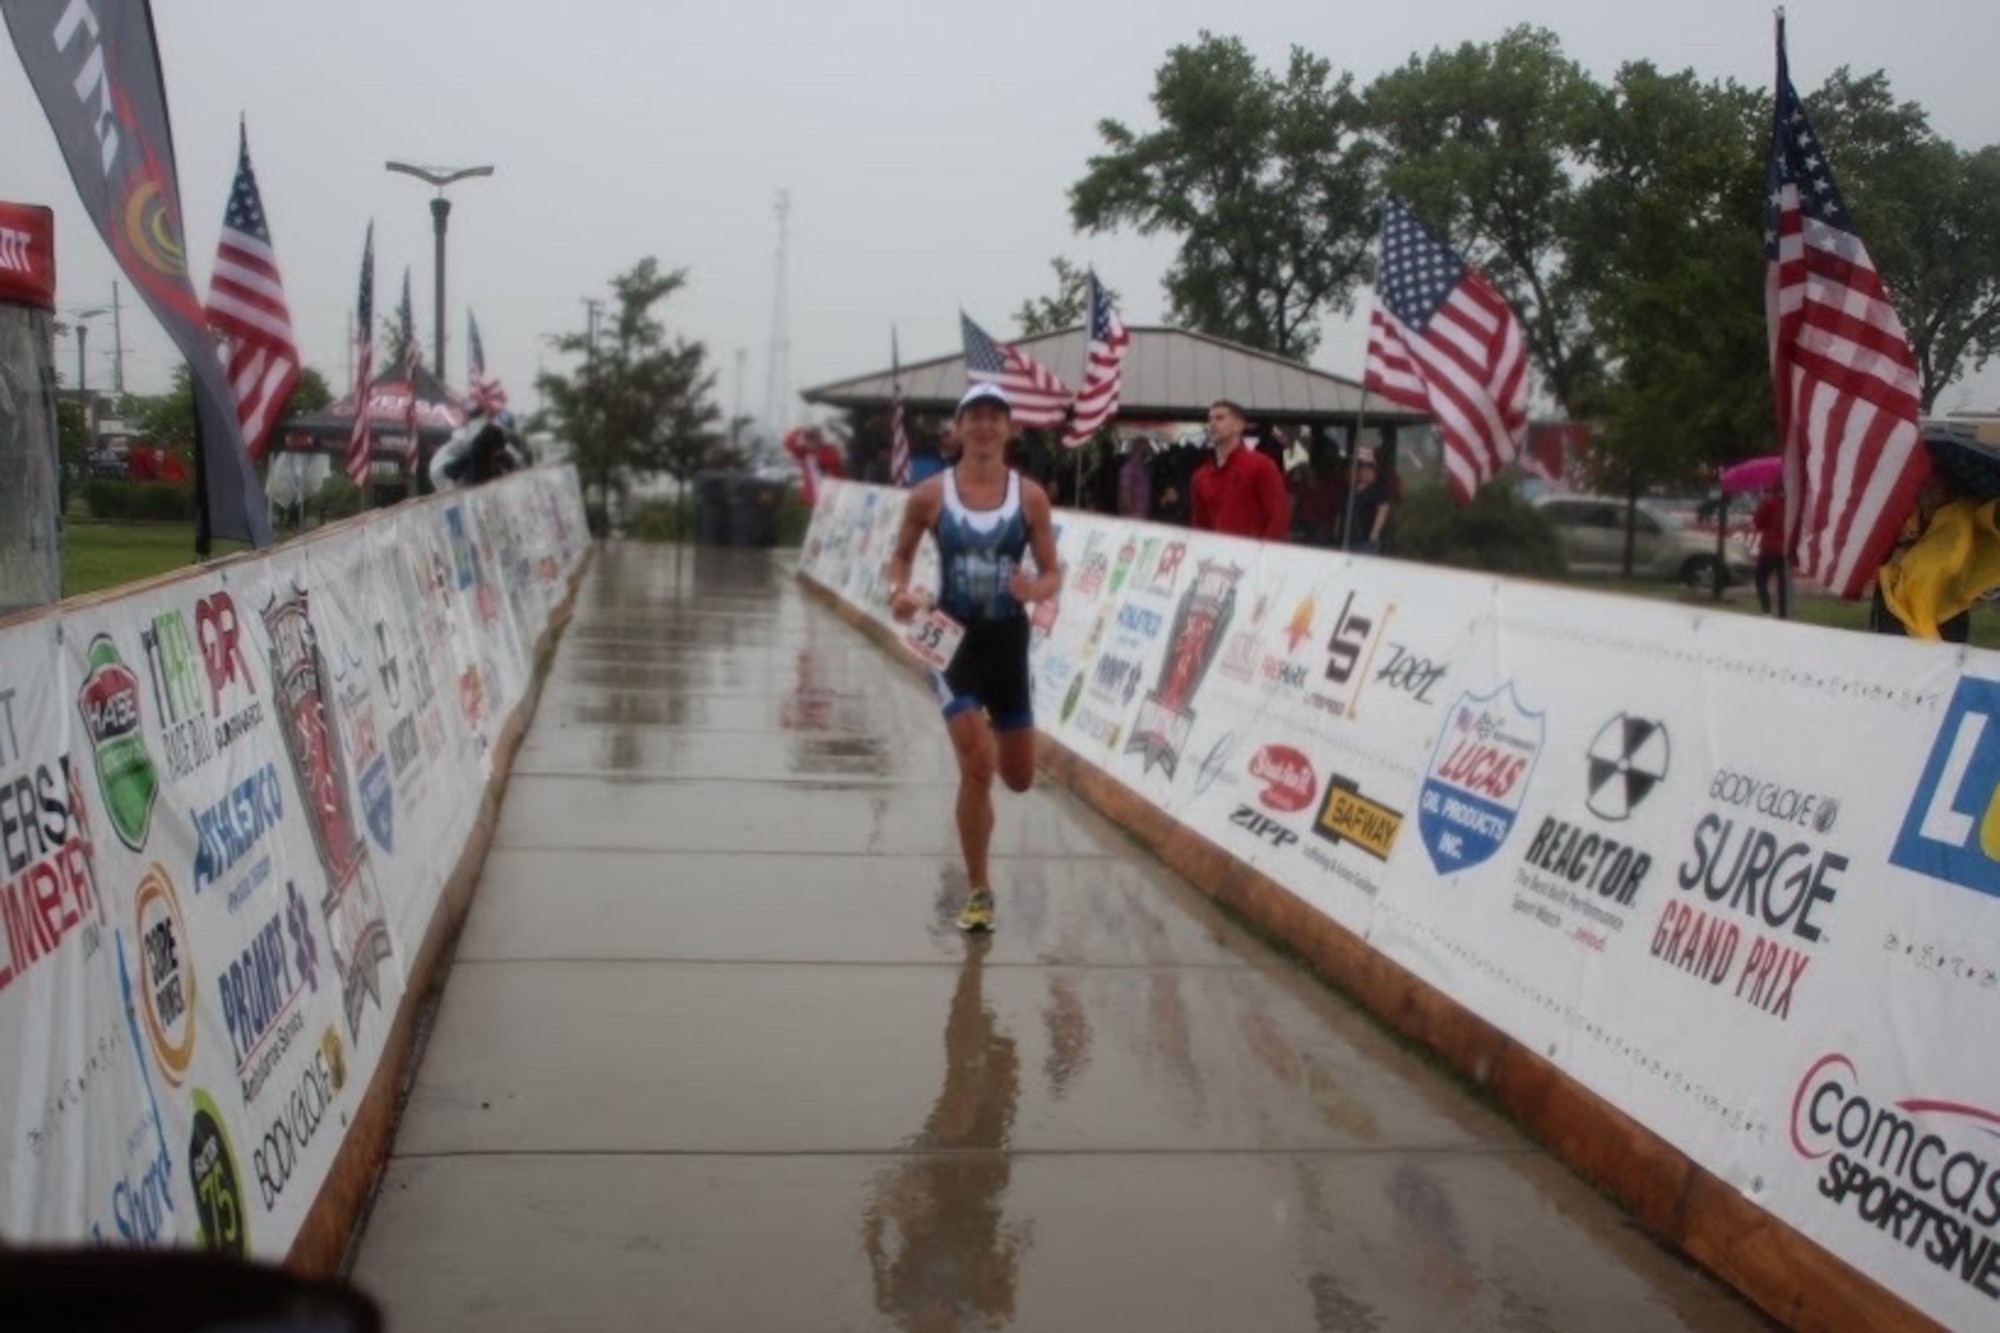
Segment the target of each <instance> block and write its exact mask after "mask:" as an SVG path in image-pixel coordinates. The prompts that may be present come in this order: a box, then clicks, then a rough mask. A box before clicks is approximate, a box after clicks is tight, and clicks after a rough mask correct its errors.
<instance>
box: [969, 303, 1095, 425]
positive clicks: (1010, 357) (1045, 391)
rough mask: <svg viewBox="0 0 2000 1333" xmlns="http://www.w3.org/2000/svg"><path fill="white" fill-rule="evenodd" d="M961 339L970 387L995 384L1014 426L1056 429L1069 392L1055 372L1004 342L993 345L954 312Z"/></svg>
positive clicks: (993, 343)
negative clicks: (963, 342) (1004, 399)
mask: <svg viewBox="0 0 2000 1333" xmlns="http://www.w3.org/2000/svg"><path fill="white" fill-rule="evenodd" d="M958 323H959V328H960V331H961V332H962V333H963V335H964V337H965V377H966V379H967V380H968V381H970V382H971V383H973V384H997V385H999V386H1000V388H1001V390H1002V391H1004V392H1005V393H1006V395H1007V401H1008V402H1009V403H1010V404H1011V405H1012V406H1013V409H1014V411H1013V417H1014V424H1015V425H1016V426H1020V427H1024V428H1028V429H1033V428H1035V427H1039V426H1059V425H1061V424H1062V420H1063V417H1064V416H1065V415H1066V414H1067V413H1068V411H1069V390H1068V389H1067V388H1066V387H1064V385H1063V382H1062V381H1061V380H1059V379H1057V378H1056V376H1055V372H1054V371H1052V370H1050V369H1049V368H1048V367H1047V366H1044V365H1042V364H1041V363H1040V362H1038V361H1036V360H1035V359H1034V358H1033V357H1031V356H1029V355H1027V354H1026V353H1025V352H1022V351H1021V350H1019V349H1018V348H1016V347H1013V346H1011V345H1009V344H1006V343H996V342H994V341H993V339H992V338H991V337H989V336H987V333H986V330H984V329H982V328H980V327H979V326H978V325H977V324H974V323H973V322H972V318H971V316H969V315H967V314H966V313H965V312H964V311H963V310H961V311H959V312H958Z"/></svg>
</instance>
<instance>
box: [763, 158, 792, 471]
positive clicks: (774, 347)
mask: <svg viewBox="0 0 2000 1333" xmlns="http://www.w3.org/2000/svg"><path fill="white" fill-rule="evenodd" d="M777 213H778V263H777V284H776V287H777V290H776V293H775V294H774V296H773V298H772V302H771V348H770V361H769V364H768V365H767V366H766V368H765V371H764V421H765V424H766V425H768V426H769V427H770V428H771V430H772V431H773V432H775V433H777V434H780V435H782V434H783V433H784V429H785V413H786V412H787V411H789V409H790V404H789V402H788V400H789V399H790V398H791V385H790V383H789V379H790V376H791V366H790V364H789V359H790V356H791V350H792V345H791V331H790V329H789V328H788V327H787V316H786V311H785V249H786V245H787V242H788V240H789V230H790V225H791V218H792V192H791V191H790V190H780V191H778V206H777Z"/></svg>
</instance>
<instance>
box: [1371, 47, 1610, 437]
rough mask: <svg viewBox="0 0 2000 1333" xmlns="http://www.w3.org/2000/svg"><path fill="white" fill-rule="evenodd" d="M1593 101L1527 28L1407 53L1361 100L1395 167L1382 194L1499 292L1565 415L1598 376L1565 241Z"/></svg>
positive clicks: (1579, 73)
mask: <svg viewBox="0 0 2000 1333" xmlns="http://www.w3.org/2000/svg"><path fill="white" fill-rule="evenodd" d="M1604 98H1605V93H1604V91H1603V90H1602V89H1600V88H1599V87H1598V86H1597V85H1596V84H1595V83H1594V82H1593V81H1592V80H1591V78H1590V76H1589V75H1588V74H1587V73H1586V72H1585V71H1584V69H1583V68H1582V66H1580V65H1578V64H1577V63H1576V62H1575V61H1572V60H1570V59H1569V58H1568V57H1567V56H1565V55H1564V54H1563V53H1562V44H1561V43H1560V42H1559V41H1558V40H1557V38H1556V36H1555V34H1554V33H1552V32H1549V31H1548V30H1547V29H1543V28H1535V27H1531V26H1527V25H1521V26H1517V27H1514V28H1512V29H1509V30H1508V31H1507V32H1506V33H1505V34H1504V35H1503V36H1502V37H1501V38H1500V40H1498V41H1496V42H1491V43H1472V42H1467V43H1465V44H1464V45H1462V46H1459V47H1458V48H1457V49H1455V50H1450V51H1447V50H1444V49H1442V48H1438V49H1434V50H1433V51H1432V52H1431V53H1430V54H1429V55H1428V56H1424V57H1416V56H1412V57H1411V58H1410V60H1409V62H1408V63H1407V64H1405V65H1404V66H1403V67H1402V68H1401V69H1397V70H1393V71H1391V72H1390V73H1388V74H1385V75H1383V76H1381V77H1380V78H1378V79H1376V80H1375V82H1374V83H1372V84H1370V85H1369V87H1368V90H1367V93H1366V95H1365V102H1366V109H1367V112H1366V114H1367V123H1368V124H1369V125H1370V126H1371V128H1372V130H1373V133H1374V135H1375V137H1376V139H1377V142H1378V144H1379V147H1380V150H1381V151H1382V153H1383V155H1384V157H1385V158H1386V159H1387V160H1388V161H1389V162H1390V163H1391V164H1392V165H1390V166H1389V167H1388V168H1387V169H1386V170H1385V172H1384V179H1383V186H1384V188H1386V189H1387V190H1389V191H1392V192H1394V193H1395V194H1397V195H1399V196H1401V197H1402V198H1403V199H1405V200H1407V201H1408V202H1409V204H1410V206H1411V207H1412V208H1413V209H1415V210H1416V212H1417V214H1418V216H1420V217H1422V218H1423V219H1424V221H1426V222H1428V223H1429V224H1430V225H1431V226H1432V227H1434V228H1436V229H1437V230H1438V231H1439V232H1440V233H1443V234H1445V235H1448V236H1450V237H1451V239H1452V242H1453V244H1454V245H1455V246H1456V247H1457V248H1458V249H1459V250H1460V252H1461V253H1462V254H1464V255H1465V257H1466V259H1467V261H1468V262H1469V263H1471V264H1472V265H1473V266H1474V267H1475V268H1477V269H1479V270H1480V271H1481V272H1482V273H1484V274H1485V275H1486V276H1487V277H1488V278H1489V279H1490V280H1491V281H1492V282H1493V284H1494V286H1495V287H1497V288H1498V289H1499V290H1500V291H1501V293H1502V294H1503V295H1505V296H1506V297H1507V299H1508V301H1509V302H1510V303H1511V304H1512V305H1513V307H1514V309H1515V310H1516V312H1518V313H1519V315H1520V316H1521V321H1522V323H1523V325H1524V326H1525V328H1526V333H1527V337H1528V345H1529V351H1530V354H1531V359H1532V361H1533V363H1534V365H1535V368H1536V369H1537V370H1539V371H1540V372H1541V376H1542V380H1543V382H1544V384H1545V385H1546V386H1547V388H1548V391H1549V393H1550V395H1551V396H1553V397H1554V398H1555V400H1556V401H1557V402H1558V403H1560V404H1562V405H1563V407H1564V408H1565V409H1566V410H1569V411H1572V412H1573V411H1574V410H1575V404H1576V401H1577V397H1578V394H1579V391H1581V390H1582V389H1583V388H1584V387H1585V386H1586V385H1588V384H1589V383H1590V382H1591V380H1592V379H1593V378H1594V377H1595V375H1596V373H1597V369H1598V365H1597V348H1596V344H1595V342H1594V340H1593V339H1592V338H1591V337H1590V333H1589V325H1588V319H1587V314H1586V309H1585V306H1586V302H1585V299H1584V293H1583V292H1582V290H1581V289H1580V287H1579V284H1578V283H1577V281H1576V279H1575V277H1574V275H1573V274H1572V272H1571V268H1570V255H1571V250H1570V247H1569V245H1568V243H1567V241H1568V235H1569V228H1570V226H1571V214H1572V211H1573V208H1574V206H1575V198H1576V178H1575V174H1574V168H1575V166H1576V164H1577V163H1578V162H1579V161H1580V160H1581V159H1582V157H1583V155H1584V153H1585V151H1586V149H1587V147H1588V141H1589V135H1590V132H1591V129H1592V127H1593V126H1594V125H1595V124H1596V123H1597V121H1598V119H1599V117H1600V116H1601V115H1602V106H1603V101H1604Z"/></svg>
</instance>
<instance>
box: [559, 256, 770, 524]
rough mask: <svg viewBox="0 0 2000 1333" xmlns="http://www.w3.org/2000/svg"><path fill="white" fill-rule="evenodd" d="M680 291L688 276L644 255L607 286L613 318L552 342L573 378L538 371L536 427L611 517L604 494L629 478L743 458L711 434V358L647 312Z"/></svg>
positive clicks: (677, 473)
mask: <svg viewBox="0 0 2000 1333" xmlns="http://www.w3.org/2000/svg"><path fill="white" fill-rule="evenodd" d="M686 285H687V270H686V269H675V270H673V271H672V272H670V273H663V272H661V271H660V266H659V261H658V260H656V259H654V258H652V257H650V256H649V257H647V258H645V259H642V260H640V261H639V262H638V263H637V264H635V265H633V266H632V268H631V269H629V270H628V271H626V272H625V273H622V274H620V275H618V276H617V277H616V278H613V279H612V281H611V291H612V296H613V306H612V310H611V312H610V315H611V317H610V319H609V320H608V321H607V323H606V324H605V325H604V326H603V327H602V328H599V329H598V330H596V338H595V340H593V339H592V336H591V332H590V331H589V330H584V331H581V332H576V333H566V334H563V335H561V336H560V337H557V338H556V339H554V346H555V348H556V350H558V351H560V352H567V353H570V354H572V355H575V356H580V357H582V358H583V364H582V365H581V367H579V368H578V370H577V371H576V373H575V374H573V375H562V374H557V373H554V372H550V371H544V372H543V373H542V374H540V375H539V376H537V377H536V385H537V387H538V388H539V389H540V390H541V393H542V396H543V398H544V400H545V402H546V405H547V406H546V409H545V411H544V413H543V419H544V421H545V422H546V424H547V425H548V426H549V427H550V428H552V429H553V430H554V431H555V432H556V433H557V434H558V435H559V436H561V437H562V438H563V439H565V440H567V441H569V442H570V444H571V447H572V449H573V451H574V452H573V457H574V458H575V460H576V464H577V468H578V471H579V473H580V474H581V475H582V476H583V477H584V478H585V479H586V484H588V482H589V481H590V480H595V481H596V483H597V488H598V499H599V503H600V504H602V505H604V506H605V507H606V510H607V512H608V509H609V506H610V502H611V494H612V491H613V490H614V488H615V489H618V490H621V491H622V490H623V489H624V487H625V486H627V485H629V483H630V481H631V480H632V478H633V477H635V476H649V475H658V474H662V473H664V474H666V475H667V476H670V477H673V478H674V479H676V480H677V481H680V482H683V483H685V482H688V481H691V480H693V478H694V476H695V474H696V473H697V472H700V471H703V470H704V469H708V468H725V467H738V466H741V465H742V459H741V457H740V456H739V455H737V454H736V453H734V452H733V451H732V450H731V449H730V447H729V443H728V439H727V437H726V436H724V435H723V434H722V433H721V432H720V431H719V430H718V429H717V425H718V423H719V422H720V421H721V419H722V414H721V410H720V409H719V408H718V407H717V406H716V405H715V402H714V401H713V397H712V395H713V393H714V391H715V379H716V377H715V372H714V371H712V370H710V369H709V368H708V366H707V359H708V350H707V348H706V347H705V346H703V344H701V343H699V342H690V341H689V340H687V339H685V338H674V339H671V340H669V338H668V337H667V333H666V329H665V327H664V326H663V325H662V324H661V323H660V321H659V320H658V318H656V317H655V315H654V313H653V308H654V307H655V306H657V305H659V304H660V303H661V302H662V301H664V300H666V299H667V298H668V297H670V296H672V295H673V294H674V293H675V292H677V291H679V290H680V289H681V288H682V287H684V286H686Z"/></svg>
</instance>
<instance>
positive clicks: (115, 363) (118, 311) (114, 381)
mask: <svg viewBox="0 0 2000 1333" xmlns="http://www.w3.org/2000/svg"><path fill="white" fill-rule="evenodd" d="M111 341H112V344H113V346H112V348H111V391H112V392H113V393H115V394H117V395H118V400H119V407H118V410H119V411H121V412H122V411H124V410H125V405H124V404H125V307H124V306H122V305H120V304H119V303H118V280H117V279H116V278H113V279H112V280H111Z"/></svg>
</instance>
